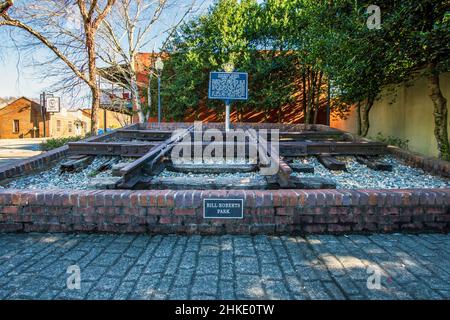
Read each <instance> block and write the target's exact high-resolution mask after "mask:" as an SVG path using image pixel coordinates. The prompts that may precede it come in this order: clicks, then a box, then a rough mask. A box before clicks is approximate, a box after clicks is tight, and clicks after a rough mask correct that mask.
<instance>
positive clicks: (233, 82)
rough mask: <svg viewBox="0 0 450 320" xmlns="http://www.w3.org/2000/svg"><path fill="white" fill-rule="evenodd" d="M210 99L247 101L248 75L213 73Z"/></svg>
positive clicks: (210, 83)
mask: <svg viewBox="0 0 450 320" xmlns="http://www.w3.org/2000/svg"><path fill="white" fill-rule="evenodd" d="M208 98H209V99H215V100H226V101H227V100H228V101H231V100H247V99H248V74H247V73H246V72H211V73H210V76H209V90H208Z"/></svg>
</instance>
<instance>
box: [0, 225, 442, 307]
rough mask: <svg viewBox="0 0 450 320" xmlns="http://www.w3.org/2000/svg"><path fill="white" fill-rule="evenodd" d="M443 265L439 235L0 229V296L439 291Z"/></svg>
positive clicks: (354, 295)
mask: <svg viewBox="0 0 450 320" xmlns="http://www.w3.org/2000/svg"><path fill="white" fill-rule="evenodd" d="M75 264H76V265H78V266H79V268H80V271H81V289H80V290H77V289H72V290H69V289H67V279H68V277H71V274H70V273H67V271H68V270H67V269H68V267H69V266H71V265H75ZM449 266H450V235H442V234H439V235H438V234H424V235H418V236H417V235H372V236H357V235H351V236H339V237H336V236H308V237H306V238H303V237H271V236H255V237H250V236H248V237H245V236H222V237H200V236H190V237H188V236H146V235H139V236H133V235H94V234H91V235H87V234H79V235H77V234H72V235H68V234H0V298H1V299H78V298H83V299H367V298H369V299H418V298H423V299H449V298H450V268H449ZM378 272H380V275H381V278H380V279H381V286H380V287H378V288H376V286H375V288H373V289H368V285H367V283H368V277H369V276H372V277H371V278H369V284H374V283H375V285H376V275H378V274H379V273H378ZM374 279H375V280H374Z"/></svg>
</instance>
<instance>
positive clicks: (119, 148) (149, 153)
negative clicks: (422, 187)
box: [65, 125, 392, 189]
mask: <svg viewBox="0 0 450 320" xmlns="http://www.w3.org/2000/svg"><path fill="white" fill-rule="evenodd" d="M313 129H314V130H311V129H310V128H308V127H305V130H303V131H292V130H290V131H281V132H279V133H277V135H278V137H277V138H279V139H278V141H279V142H278V146H277V145H276V144H272V143H271V142H270V140H271V138H272V137H271V135H270V134H269V135H267V136H266V137H264V136H261V135H257V134H256V131H254V130H253V131H252V130H250V131H249V134H248V135H247V136H246V138H245V139H244V140H241V141H239V140H238V141H237V142H234V141H233V142H225V143H223V144H218V143H217V142H216V145H214V143H211V142H207V141H203V142H200V143H198V142H195V145H194V142H192V139H187V140H186V139H185V138H192V137H193V136H195V135H196V134H197V133H198V132H195V131H194V126H190V127H187V128H185V129H184V130H183V131H182V132H177V134H175V135H174V134H173V132H174V131H173V130H168V129H161V130H159V129H151V130H149V129H148V128H146V127H145V126H143V125H132V126H129V127H125V128H123V129H117V130H115V131H112V132H109V133H107V134H105V135H102V136H97V137H92V138H89V139H86V140H84V141H80V142H71V143H69V144H68V145H69V155H70V157H72V159H77V157H81V158H82V157H89V156H113V157H119V156H120V157H130V158H135V160H134V161H132V162H130V163H127V164H122V165H120V164H118V165H119V166H120V169H118V170H115V171H114V174H115V175H117V176H118V178H117V183H116V185H115V187H116V188H119V189H136V188H152V187H155V188H156V187H158V186H155V185H153V186H152V183H153V184H155V181H156V180H153V179H152V177H153V176H155V175H157V174H158V173H160V172H161V171H162V170H164V169H165V168H166V167H167V168H168V169H169V168H172V169H173V168H174V166H173V163H172V162H171V160H170V154H169V153H170V151H171V150H172V149H173V148H174V146H177V147H178V148H180V149H182V150H187V152H188V153H189V154H185V155H184V156H188V157H193V156H194V157H195V156H198V155H196V154H195V152H197V151H198V149H196V148H195V147H198V148H201V149H200V150H201V151H202V152H206V151H208V152H211V149H212V150H213V152H212V153H211V154H210V155H211V156H217V155H220V154H222V155H226V154H227V155H230V152H231V153H232V154H233V156H234V157H239V156H240V155H241V154H242V153H244V155H245V157H247V159H248V157H249V155H251V154H252V151H253V152H254V151H255V150H254V149H255V147H256V146H257V145H258V151H259V152H258V153H257V157H256V159H255V161H256V164H257V168H258V170H260V173H262V175H264V176H266V181H267V185H266V186H261V188H314V189H316V188H332V187H333V181H331V180H327V179H325V180H324V179H323V178H320V179H319V178H299V177H298V176H293V175H292V172H294V171H295V172H311V171H313V170H314V168H312V169H311V168H307V167H305V166H303V167H302V166H299V165H298V164H291V163H290V160H291V159H293V158H296V157H307V156H314V157H317V158H318V160H319V161H320V162H321V163H322V165H323V166H324V167H326V168H327V169H329V170H345V163H343V162H341V161H339V160H337V159H336V157H338V156H355V157H356V159H357V161H358V162H359V163H363V164H365V165H367V166H368V167H369V168H371V169H375V170H387V171H389V170H392V167H390V166H389V165H387V164H385V163H383V162H382V161H380V160H378V158H377V157H378V156H382V155H384V154H386V153H388V149H387V145H386V144H383V143H380V142H372V141H368V140H364V139H361V140H355V139H353V138H352V136H351V135H350V134H348V133H346V132H343V131H340V130H336V129H330V128H327V127H324V126H317V127H313ZM269 132H270V131H269ZM222 135H223V137H222V138H223V140H226V137H227V136H226V133H225V132H222ZM274 138H275V137H274ZM185 140H186V141H185ZM258 142H259V144H258ZM195 150H197V151H195ZM77 161H78V162H79V163H83V162H82V161H80V160H77ZM270 161H272V162H270ZM74 163H75V164H76V163H77V162H76V161H75V162H74V160H72V162H71V163H68V164H66V165H65V167H66V168H67V167H69V168H71V167H70V166H73V165H74ZM270 165H275V166H276V167H277V168H278V170H276V171H274V172H272V173H269V174H265V172H267V171H269V170H268V166H270ZM202 166H203V167H205V166H204V165H202V164H200V165H199V166H198V167H197V168H196V170H195V171H196V172H201V171H202ZM291 166H292V167H291ZM190 168H191V170H192V166H190ZM220 168H221V167H220V165H217V171H218V172H220ZM177 170H178V172H180V171H182V170H183V166H179V167H178V168H177ZM186 170H189V169H186ZM228 170H229V169H228ZM212 171H214V170H212ZM205 172H211V165H210V166H209V171H206V168H205ZM269 172H270V171H269ZM158 181H159V183H162V184H164V181H163V182H161V181H160V180H158ZM108 183H109V184H110V181H108ZM180 183H181V184H182V185H181V186H180V188H182V187H185V188H190V187H192V186H193V185H196V184H195V183H193V182H192V181H191V182H189V179H183V182H180ZM173 184H174V181H173V179H172V180H171V181H170V183H168V185H173ZM218 185H220V183H219V182H218ZM196 187H198V185H197V186H196ZM240 187H241V188H244V189H245V185H242V183H241V182H240ZM252 188H255V185H252Z"/></svg>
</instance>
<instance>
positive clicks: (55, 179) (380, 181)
mask: <svg viewBox="0 0 450 320" xmlns="http://www.w3.org/2000/svg"><path fill="white" fill-rule="evenodd" d="M108 159H109V158H108V157H96V158H95V159H94V161H93V162H92V163H91V164H90V165H89V166H88V167H87V168H86V169H84V170H82V171H80V172H77V173H62V174H61V173H60V169H59V167H60V164H61V163H62V162H63V161H61V162H59V163H57V164H55V165H54V166H53V167H52V168H51V169H49V170H46V171H42V172H39V173H36V174H32V175H28V176H23V177H18V178H16V179H14V180H12V181H10V182H8V183H7V184H3V185H0V189H31V190H37V189H47V190H61V189H71V190H85V189H91V188H92V186H90V185H89V181H90V180H91V179H92V178H93V177H94V176H95V177H109V176H111V170H107V171H104V172H101V173H98V174H95V175H94V174H93V173H95V171H96V169H97V168H98V166H99V165H100V164H102V163H104V162H105V161H106V160H108ZM337 159H339V160H341V161H344V162H345V163H346V164H347V170H348V171H347V172H345V171H329V170H328V169H326V168H325V167H323V166H322V164H320V163H319V161H318V160H317V159H316V158H314V157H308V158H298V159H295V160H294V162H297V163H304V164H309V165H312V166H314V169H315V173H314V174H312V173H293V175H297V176H300V177H324V178H329V179H332V180H334V181H335V182H336V184H337V188H338V189H414V188H450V180H449V179H445V178H441V177H437V176H433V175H430V174H427V173H425V172H424V171H423V170H421V169H416V168H412V167H409V166H406V165H404V164H403V163H402V162H401V161H399V160H398V159H396V158H394V157H392V156H386V157H384V158H383V160H384V161H386V162H388V163H390V164H392V165H393V171H392V172H387V171H375V170H372V169H369V168H367V167H366V166H365V165H362V164H359V163H358V162H357V161H356V160H355V158H353V157H337ZM131 160H132V159H125V158H122V159H120V160H119V159H118V162H119V161H120V162H129V161H131ZM235 163H242V162H241V161H236V162H235ZM244 163H245V162H244ZM247 163H248V161H247ZM186 176H188V177H198V178H199V179H204V178H210V179H211V178H218V179H220V178H230V177H239V178H243V179H244V178H261V177H262V176H261V175H260V174H259V172H245V173H244V172H243V173H221V174H193V173H188V174H186V173H180V172H171V171H167V170H164V171H163V172H162V173H161V174H160V175H159V177H186Z"/></svg>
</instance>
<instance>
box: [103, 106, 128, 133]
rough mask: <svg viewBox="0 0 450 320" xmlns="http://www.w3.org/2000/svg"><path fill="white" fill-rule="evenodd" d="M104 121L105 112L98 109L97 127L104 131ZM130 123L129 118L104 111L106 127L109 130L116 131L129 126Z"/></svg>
mask: <svg viewBox="0 0 450 320" xmlns="http://www.w3.org/2000/svg"><path fill="white" fill-rule="evenodd" d="M104 119H105V110H104V109H100V110H99V111H98V127H99V128H102V129H104V126H105V125H104V123H105V122H104ZM131 123H132V122H131V116H130V115H127V114H124V113H119V112H114V111H110V110H106V127H107V128H110V129H117V128H121V127H124V126H127V125H130V124H131Z"/></svg>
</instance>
